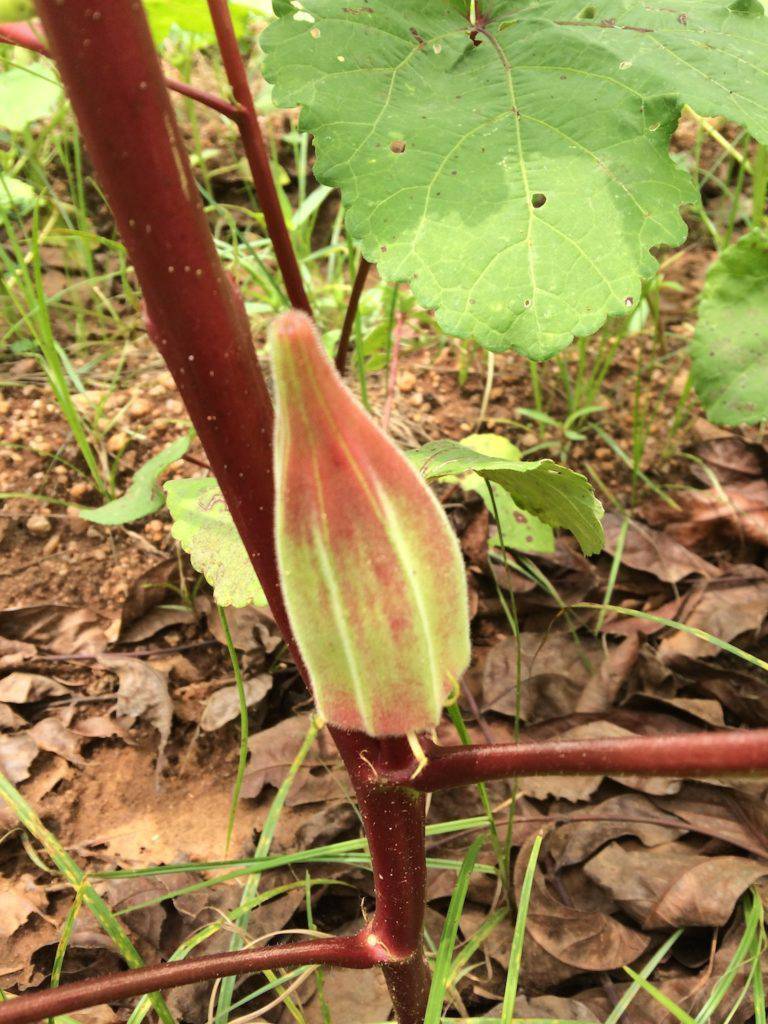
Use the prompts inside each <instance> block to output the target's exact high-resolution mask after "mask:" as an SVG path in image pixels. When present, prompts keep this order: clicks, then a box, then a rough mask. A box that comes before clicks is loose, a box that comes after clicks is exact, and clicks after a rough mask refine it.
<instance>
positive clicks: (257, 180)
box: [208, 0, 312, 316]
mask: <svg viewBox="0 0 768 1024" xmlns="http://www.w3.org/2000/svg"><path fill="white" fill-rule="evenodd" d="M208 9H209V10H210V12H211V20H212V21H213V27H214V29H215V31H216V39H217V40H218V43H219V50H220V51H221V59H222V61H223V63H224V70H225V71H226V73H227V78H228V79H229V84H230V85H231V87H232V95H233V96H234V97H235V101H236V103H238V104H239V106H240V107H241V108H242V111H243V113H242V115H241V116H240V117H239V118H238V127H239V129H240V138H241V139H242V140H243V149H244V151H245V157H246V159H247V161H248V166H249V167H250V169H251V175H252V177H253V187H254V188H255V189H256V196H257V198H258V200H259V205H260V206H261V210H262V213H263V214H264V220H265V221H266V224H267V231H268V232H269V237H270V238H271V239H272V245H273V246H274V249H275V257H276V259H277V263H278V266H279V267H280V271H281V273H282V275H283V281H284V282H285V290H286V292H287V293H288V298H289V299H290V301H291V305H293V306H295V307H296V309H303V310H304V312H305V313H309V315H310V316H311V315H312V309H311V307H310V305H309V300H308V299H307V295H306V292H305V291H304V283H303V281H302V279H301V270H300V268H299V264H298V261H297V259H296V253H295V252H294V250H293V244H292V242H291V236H290V234H289V233H288V226H287V224H286V223H285V217H284V216H283V211H282V208H281V206H280V200H279V199H278V196H277V188H276V187H275V179H274V178H273V176H272V168H271V167H270V164H269V156H268V155H267V147H266V146H265V144H264V137H263V136H262V134H261V128H260V127H259V118H258V115H257V114H256V108H255V106H254V104H253V96H252V95H251V87H250V84H249V82H248V75H247V73H246V70H245V65H244V64H243V58H242V57H241V55H240V47H239V46H238V43H237V36H236V35H235V28H234V25H233V24H232V16H231V14H230V13H229V5H228V3H227V0H208Z"/></svg>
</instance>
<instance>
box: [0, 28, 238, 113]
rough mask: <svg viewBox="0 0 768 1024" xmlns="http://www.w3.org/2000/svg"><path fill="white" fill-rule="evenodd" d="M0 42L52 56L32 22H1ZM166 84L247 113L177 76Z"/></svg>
mask: <svg viewBox="0 0 768 1024" xmlns="http://www.w3.org/2000/svg"><path fill="white" fill-rule="evenodd" d="M0 42H4V43H10V44H11V45H13V46H21V47H23V48H24V49H25V50H31V51H32V52H33V53H39V54H40V55H41V56H43V57H50V56H51V53H50V50H49V49H48V47H47V46H46V45H45V43H44V42H43V40H42V38H41V37H40V36H39V35H38V34H37V33H36V32H35V30H34V28H33V27H32V25H31V23H30V22H27V21H20V22H9V23H6V24H0ZM165 84H166V85H167V86H168V88H169V89H171V90H172V91H173V92H178V93H180V94H181V95H182V96H188V97H189V98H190V99H192V100H195V101H196V102H197V103H202V105H203V106H205V107H210V108H211V110H215V111H216V112H217V113H219V114H223V115H224V116H225V117H228V118H229V119H230V120H232V121H235V122H237V123H239V121H240V119H241V118H242V116H243V114H244V113H245V111H244V110H243V108H242V107H241V106H240V105H239V104H235V103H230V102H229V100H225V99H224V98H223V97H222V96H215V95H214V94H213V93H210V92H206V90H205V89H198V87H197V86H196V85H190V84H188V83H187V82H180V81H179V80H178V79H176V78H167V77H166V78H165Z"/></svg>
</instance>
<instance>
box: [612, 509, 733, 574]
mask: <svg viewBox="0 0 768 1024" xmlns="http://www.w3.org/2000/svg"><path fill="white" fill-rule="evenodd" d="M621 526H622V517H621V516H619V515H617V514H616V513H615V512H609V513H608V514H607V515H606V516H605V519H604V520H603V528H604V530H605V548H606V550H607V551H608V552H609V554H611V555H612V554H614V553H615V551H616V544H617V541H618V537H619V532H620V530H621ZM621 564H622V565H628V566H629V567H630V568H631V569H637V570H639V571H640V572H647V573H650V574H651V575H652V576H655V577H656V579H659V580H661V581H662V582H664V583H679V582H680V581H681V580H684V579H685V578H686V576H704V577H705V578H707V579H714V578H715V577H717V576H719V575H720V574H721V570H720V569H718V568H717V566H715V565H712V563H711V562H707V561H705V560H704V559H703V558H701V557H700V556H699V555H697V554H695V552H693V551H691V550H690V549H689V548H686V547H683V545H682V544H680V543H678V542H677V541H676V540H674V539H673V538H672V537H670V536H669V535H668V534H666V533H661V532H660V531H659V530H653V529H651V527H649V526H644V525H643V524H642V523H637V522H631V523H630V525H629V529H628V530H627V535H626V537H625V540H624V547H623V548H622V552H621Z"/></svg>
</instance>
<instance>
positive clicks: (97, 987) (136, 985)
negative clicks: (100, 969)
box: [0, 931, 387, 1024]
mask: <svg viewBox="0 0 768 1024" xmlns="http://www.w3.org/2000/svg"><path fill="white" fill-rule="evenodd" d="M369 937H370V932H367V931H366V932H362V933H361V934H359V935H354V936H350V937H346V936H344V937H335V936H334V937H333V938H327V939H314V940H311V941H309V942H292V943H290V944H288V945H284V946H267V947H266V948H261V949H246V950H240V951H239V952H237V953H216V954H213V955H211V956H201V957H196V958H195V959H194V960H182V961H180V962H178V963H170V964H159V965H158V966H156V967H142V968H139V969H138V970H134V971H124V972H123V973H122V974H107V975H105V976H104V977H102V978H94V979H93V980H92V981H78V982H73V983H72V984H69V985H61V986H60V987H59V988H51V989H47V990H45V991H43V992H34V993H32V994H30V995H28V996H22V997H20V998H18V999H9V1000H7V1001H6V1002H4V1003H0V1024H33V1022H34V1021H39V1020H44V1019H45V1018H50V1017H53V1016H58V1015H60V1014H64V1013H74V1012H76V1011H77V1010H84V1009H86V1008H87V1007H89V1006H97V1005H101V1004H102V1003H104V1004H107V1005H109V1004H112V1003H115V1002H120V1001H122V1000H123V999H127V998H129V997H130V996H139V995H144V994H146V993H147V992H155V991H159V990H160V989H168V988H175V987H177V986H179V985H190V984H192V983H193V982H197V981H210V980H211V979H213V978H224V977H226V976H227V975H231V974H244V973H246V972H248V973H250V972H256V971H269V970H275V969H277V968H281V967H304V966H311V965H314V964H322V965H323V966H327V967H351V968H356V969H358V970H365V969H367V968H369V967H375V966H376V965H377V964H381V963H383V962H384V961H386V959H387V955H386V952H385V951H384V950H383V949H382V947H381V946H380V945H379V944H378V943H376V942H375V940H374V942H373V943H371V942H369V941H368V939H369Z"/></svg>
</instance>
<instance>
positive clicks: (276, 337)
mask: <svg viewBox="0 0 768 1024" xmlns="http://www.w3.org/2000/svg"><path fill="white" fill-rule="evenodd" d="M310 338H311V339H312V340H313V341H319V338H320V335H319V332H318V330H317V327H316V326H315V322H314V320H313V319H312V317H311V316H308V315H307V314H306V313H304V312H302V310H300V309H289V310H287V311H286V312H285V313H281V314H280V315H279V316H277V317H275V319H274V320H273V321H272V323H271V324H270V326H269V340H270V341H272V342H274V341H281V342H289V343H290V342H296V341H307V340H309V339H310Z"/></svg>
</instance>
